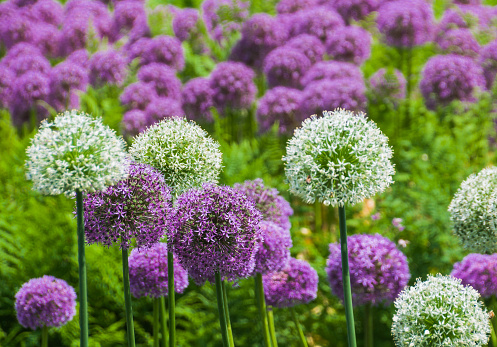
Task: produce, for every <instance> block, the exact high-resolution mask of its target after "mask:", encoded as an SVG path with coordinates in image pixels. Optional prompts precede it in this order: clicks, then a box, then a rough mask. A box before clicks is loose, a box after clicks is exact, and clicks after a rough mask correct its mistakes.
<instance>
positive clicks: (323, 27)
mask: <svg viewBox="0 0 497 347" xmlns="http://www.w3.org/2000/svg"><path fill="white" fill-rule="evenodd" d="M288 21H289V22H290V23H291V24H290V36H297V35H300V34H309V35H314V36H316V37H317V38H318V39H320V40H321V41H322V42H326V40H327V39H328V37H329V36H330V35H331V34H332V33H333V31H334V30H336V29H337V28H339V27H342V26H344V21H343V19H342V17H341V16H340V15H339V14H338V13H337V12H335V11H334V10H333V9H331V8H328V7H322V6H318V7H313V8H310V9H307V10H303V11H299V12H296V13H295V14H293V15H291V18H290V19H288Z"/></svg>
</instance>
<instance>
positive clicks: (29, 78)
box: [9, 71, 50, 127]
mask: <svg viewBox="0 0 497 347" xmlns="http://www.w3.org/2000/svg"><path fill="white" fill-rule="evenodd" d="M49 93H50V81H49V79H48V76H47V75H46V74H43V73H41V72H38V71H29V72H26V73H25V74H23V75H22V76H20V77H18V78H16V79H15V82H14V83H13V86H12V99H11V100H10V105H9V108H10V114H11V116H12V123H13V124H14V126H16V127H18V126H21V125H22V124H23V123H25V122H27V121H29V120H30V116H31V114H30V113H31V110H32V109H33V108H35V109H36V113H37V120H38V121H40V120H41V119H42V118H44V117H45V116H46V110H45V109H44V108H43V107H41V106H40V105H37V104H36V102H37V101H45V102H46V101H48V95H49Z"/></svg>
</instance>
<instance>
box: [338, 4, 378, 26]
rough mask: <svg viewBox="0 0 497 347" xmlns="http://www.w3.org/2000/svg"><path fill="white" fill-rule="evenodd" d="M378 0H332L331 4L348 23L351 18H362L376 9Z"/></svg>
mask: <svg viewBox="0 0 497 347" xmlns="http://www.w3.org/2000/svg"><path fill="white" fill-rule="evenodd" d="M379 5H380V0H333V1H332V3H331V6H332V7H333V8H334V9H336V10H337V12H338V13H340V15H341V16H342V17H343V18H344V19H345V20H346V21H347V22H349V23H350V21H351V20H352V19H353V20H361V19H364V18H365V17H366V16H367V15H368V14H370V13H371V12H373V11H376V10H377V9H378V6H379Z"/></svg>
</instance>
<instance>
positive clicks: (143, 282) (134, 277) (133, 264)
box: [128, 242, 188, 299]
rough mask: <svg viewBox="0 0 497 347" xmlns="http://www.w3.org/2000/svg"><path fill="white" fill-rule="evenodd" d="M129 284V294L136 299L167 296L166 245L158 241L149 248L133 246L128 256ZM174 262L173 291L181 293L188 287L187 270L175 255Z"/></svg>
mask: <svg viewBox="0 0 497 347" xmlns="http://www.w3.org/2000/svg"><path fill="white" fill-rule="evenodd" d="M128 264H129V285H130V289H131V294H133V296H134V297H135V298H137V299H139V298H141V297H143V296H148V297H152V298H160V297H162V296H167V294H168V284H167V276H168V275H167V245H166V244H165V243H162V242H158V243H156V244H154V245H152V246H151V247H150V248H144V249H142V248H135V249H133V250H132V251H131V254H130V255H129V258H128ZM173 264H174V291H175V292H176V293H183V291H184V290H185V289H186V287H188V272H187V271H186V270H185V269H184V268H183V267H182V266H181V264H180V263H179V261H178V258H177V257H176V256H174V257H173Z"/></svg>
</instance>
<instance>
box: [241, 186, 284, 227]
mask: <svg viewBox="0 0 497 347" xmlns="http://www.w3.org/2000/svg"><path fill="white" fill-rule="evenodd" d="M234 188H235V189H237V190H239V191H241V192H242V193H243V194H245V195H246V196H247V197H248V198H249V199H250V200H252V201H253V202H254V203H255V207H256V208H257V210H259V211H260V212H261V213H262V218H263V219H264V220H266V221H269V222H273V223H275V224H276V225H278V226H279V227H281V228H283V229H284V230H290V216H291V215H292V214H293V210H292V208H291V207H290V204H289V203H288V201H286V200H285V198H283V197H282V196H281V195H279V192H278V190H277V189H276V188H269V187H265V186H264V182H263V181H262V179H260V178H257V179H255V180H253V181H245V182H243V183H235V185H234Z"/></svg>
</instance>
